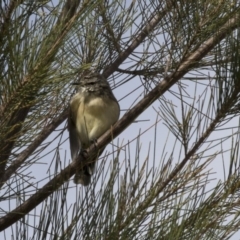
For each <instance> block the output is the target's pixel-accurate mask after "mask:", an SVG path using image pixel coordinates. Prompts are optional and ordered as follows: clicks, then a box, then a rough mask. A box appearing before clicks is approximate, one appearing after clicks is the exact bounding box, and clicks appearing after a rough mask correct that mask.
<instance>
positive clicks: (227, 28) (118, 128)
mask: <svg viewBox="0 0 240 240" xmlns="http://www.w3.org/2000/svg"><path fill="white" fill-rule="evenodd" d="M238 24H239V16H238V15H236V17H235V18H232V19H230V20H229V21H228V22H227V23H226V24H225V25H224V26H223V27H222V28H221V29H219V31H218V32H217V33H216V34H215V35H214V36H213V37H211V38H210V39H209V40H207V41H206V42H204V43H203V44H202V46H201V47H200V48H199V49H198V50H197V51H195V52H193V53H192V54H190V55H189V57H188V58H187V59H186V60H185V61H184V62H183V63H182V64H180V66H179V69H178V71H176V72H174V73H172V74H171V75H169V76H167V77H166V78H165V79H163V81H162V82H160V83H159V84H158V85H157V86H156V87H155V88H154V89H153V90H152V91H151V92H149V93H148V94H147V95H146V96H145V97H144V98H143V99H142V100H141V101H140V102H139V103H138V104H137V105H136V106H134V107H133V108H132V109H131V110H129V111H128V112H127V113H126V114H125V115H124V116H123V117H122V118H121V119H120V120H119V121H118V122H117V123H116V124H115V125H114V126H113V128H112V129H110V130H108V131H107V132H106V133H105V134H103V135H102V136H101V137H100V138H99V140H98V146H99V148H102V147H104V146H106V145H107V144H108V143H109V142H110V141H111V140H112V139H113V138H114V137H116V136H118V135H119V134H120V133H121V132H122V131H123V130H124V129H126V128H127V127H128V126H129V125H130V124H131V123H132V122H133V120H134V119H135V118H136V117H138V116H139V115H140V114H141V113H142V112H143V111H144V110H145V109H146V108H147V107H148V106H150V105H151V104H152V103H153V102H154V101H155V100H156V99H158V98H159V97H160V96H161V95H162V94H164V93H165V92H166V91H167V90H168V89H169V88H170V87H171V86H172V85H173V84H175V83H176V82H177V81H178V80H179V79H181V78H182V77H183V76H184V75H185V74H186V73H187V72H188V71H189V70H190V69H191V68H192V67H193V66H194V65H195V64H196V63H197V62H198V61H199V60H200V59H201V58H203V57H204V56H205V55H206V54H207V53H208V52H209V51H210V50H211V49H213V48H214V46H216V44H217V43H219V42H220V41H221V40H222V39H223V38H224V37H225V36H226V35H227V34H229V33H230V32H232V31H233V30H234V29H236V28H237V27H238ZM213 124H214V123H213ZM210 127H211V126H210ZM208 135H209V132H208V131H207V132H206V133H205V135H204V136H203V138H205V137H207V136H208ZM199 146H200V143H199V145H198V146H196V147H199ZM195 151H196V149H195V148H193V149H192V150H191V151H190V152H189V153H188V155H187V156H186V157H185V159H184V160H183V161H182V163H181V164H180V165H179V166H178V167H177V168H176V169H175V170H174V171H173V172H172V173H171V175H170V176H169V178H168V179H167V180H166V181H165V182H164V183H163V184H162V185H161V186H160V188H159V189H158V190H159V191H161V190H162V189H163V188H164V186H166V185H167V184H168V183H169V182H170V181H171V179H172V178H173V177H174V176H175V174H176V173H177V172H178V171H179V170H180V169H181V168H182V167H183V166H184V165H185V163H186V162H187V161H188V159H189V157H190V155H191V154H192V153H193V152H195ZM96 152H97V151H96V147H95V144H92V145H91V146H90V147H89V148H88V149H87V153H88V155H89V153H91V155H96V154H97V153H96ZM91 157H92V156H91ZM83 161H84V159H83V157H82V156H79V158H78V159H76V160H75V161H73V162H72V163H71V164H70V165H69V166H68V167H66V168H65V169H63V170H62V171H61V172H60V173H59V174H58V175H57V176H56V177H54V178H53V179H52V180H51V181H49V182H48V183H47V184H46V185H45V186H43V187H42V188H41V189H40V190H39V191H38V192H36V193H35V194H33V195H32V196H31V197H30V198H29V199H28V200H26V201H25V202H24V203H23V204H21V205H20V206H18V207H17V208H15V209H14V210H13V211H11V212H9V213H8V214H6V215H5V216H4V217H2V218H0V231H2V230H4V229H6V228H7V227H9V226H11V225H12V224H13V223H15V222H17V221H18V220H19V219H21V218H22V217H23V216H25V214H27V213H29V212H30V211H31V210H33V209H34V208H35V207H36V206H37V205H38V204H40V203H41V202H42V201H43V200H44V199H46V198H47V197H48V196H50V195H51V194H52V192H53V191H55V190H57V189H58V188H59V187H60V186H61V185H62V184H63V183H64V182H65V181H67V180H69V178H70V177H71V176H72V175H73V174H74V173H75V171H76V168H77V167H80V166H79V165H80V164H79V162H83ZM90 161H91V158H90V159H88V160H87V161H86V162H85V161H84V164H82V165H85V164H87V163H89V162H90ZM81 167H83V166H81ZM145 204H146V203H145V202H144V205H143V206H140V208H143V207H144V206H145ZM130 217H131V215H130V216H129V218H130Z"/></svg>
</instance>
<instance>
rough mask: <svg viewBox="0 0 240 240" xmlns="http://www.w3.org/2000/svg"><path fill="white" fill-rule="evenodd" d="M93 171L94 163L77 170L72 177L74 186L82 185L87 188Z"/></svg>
mask: <svg viewBox="0 0 240 240" xmlns="http://www.w3.org/2000/svg"><path fill="white" fill-rule="evenodd" d="M94 170H95V161H94V162H93V163H90V164H88V165H87V166H84V167H83V169H81V170H78V171H77V172H76V174H75V176H74V179H73V181H74V183H75V184H82V185H83V186H87V185H89V184H90V182H91V177H92V175H93V173H94Z"/></svg>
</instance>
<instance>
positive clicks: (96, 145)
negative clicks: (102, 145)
mask: <svg viewBox="0 0 240 240" xmlns="http://www.w3.org/2000/svg"><path fill="white" fill-rule="evenodd" d="M90 143H91V144H94V147H95V150H99V147H98V142H97V138H94V139H91V140H90Z"/></svg>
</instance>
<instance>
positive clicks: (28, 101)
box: [0, 0, 80, 176]
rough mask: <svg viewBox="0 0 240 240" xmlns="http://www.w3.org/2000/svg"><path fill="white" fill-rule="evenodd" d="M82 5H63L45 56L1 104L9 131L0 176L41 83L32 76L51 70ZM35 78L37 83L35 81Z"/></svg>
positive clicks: (70, 2) (43, 51) (69, 0)
mask: <svg viewBox="0 0 240 240" xmlns="http://www.w3.org/2000/svg"><path fill="white" fill-rule="evenodd" d="M79 4H80V1H75V0H67V2H66V3H65V5H64V7H63V12H62V14H61V15H60V17H59V19H60V20H59V21H58V22H57V24H56V25H55V27H54V28H53V29H52V31H51V32H50V33H49V35H48V37H47V38H46V39H45V41H43V43H42V44H41V48H42V49H41V51H40V53H39V56H40V57H41V56H42V59H40V61H39V62H38V63H37V64H36V66H34V67H33V69H32V70H31V71H30V72H29V73H28V75H27V76H26V77H25V78H24V79H23V80H22V82H21V84H19V85H20V86H19V87H18V88H17V89H16V90H15V91H14V93H13V94H12V96H11V98H10V99H9V101H8V102H7V103H5V106H1V110H2V114H3V115H4V114H6V115H7V117H6V118H7V119H9V120H8V121H7V124H6V129H7V133H6V134H5V136H4V140H5V141H4V142H2V143H1V145H0V149H2V152H1V155H0V176H2V175H3V174H4V172H5V168H6V164H7V160H8V158H9V156H10V154H11V151H12V148H13V146H14V144H15V142H16V140H17V139H18V137H19V136H18V135H19V133H20V131H21V129H22V123H23V122H24V121H25V119H26V117H27V115H28V112H29V110H30V108H31V107H32V105H33V102H34V100H35V98H36V95H37V93H38V91H39V89H40V88H41V86H42V85H41V82H40V81H38V80H35V81H33V79H34V78H36V75H37V74H36V73H38V72H41V71H42V69H49V66H51V62H52V60H53V57H54V56H55V55H56V53H57V50H58V49H59V47H60V45H61V43H62V41H63V39H64V37H65V36H66V35H67V33H68V32H69V30H70V29H71V27H72V26H73V22H74V21H73V20H74V19H73V17H74V14H75V12H76V10H77V6H78V5H79ZM75 17H76V16H75ZM60 23H62V24H60ZM59 26H60V27H59ZM52 36H54V40H51V43H52V44H50V45H51V46H50V47H49V49H47V51H46V46H45V45H47V44H46V42H47V41H50V40H49V39H51V38H52ZM46 71H47V70H46ZM36 79H37V78H36ZM36 81H37V82H38V84H36ZM29 89H31V91H29ZM23 94H26V96H25V97H23ZM23 106H24V107H23ZM12 109H14V110H13V112H11V110H12ZM9 112H10V114H9ZM9 115H10V116H9ZM3 118H4V117H3Z"/></svg>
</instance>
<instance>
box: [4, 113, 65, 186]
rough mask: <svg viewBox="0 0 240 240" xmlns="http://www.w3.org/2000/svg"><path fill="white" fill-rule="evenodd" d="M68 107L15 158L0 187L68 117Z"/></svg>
mask: <svg viewBox="0 0 240 240" xmlns="http://www.w3.org/2000/svg"><path fill="white" fill-rule="evenodd" d="M67 115H68V109H65V110H64V111H63V112H62V113H61V114H60V115H59V116H58V117H57V118H55V119H54V120H53V121H52V122H51V123H50V124H49V125H48V126H46V127H44V129H43V131H42V132H41V133H40V134H39V135H38V136H37V138H36V139H34V141H33V142H32V143H31V144H30V145H29V146H28V147H27V148H26V149H25V150H23V151H22V152H21V153H20V154H19V155H18V157H17V158H16V160H14V161H13V162H12V163H11V165H10V166H9V167H8V168H7V169H6V170H5V172H4V175H2V176H1V175H0V176H1V177H0V189H1V188H2V186H3V185H4V183H5V182H6V181H7V180H8V179H9V178H10V177H11V176H12V174H14V173H16V171H17V169H18V168H19V167H20V166H21V165H22V164H23V163H24V162H25V160H26V159H27V158H28V157H29V156H30V154H32V153H33V152H34V151H35V150H36V149H37V148H38V147H39V146H40V144H41V143H42V142H43V141H44V140H45V139H46V138H47V137H48V136H49V135H50V134H51V133H52V131H53V130H54V129H56V128H57V127H58V126H59V125H60V124H61V123H62V122H63V121H64V120H65V119H66V117H67Z"/></svg>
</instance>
